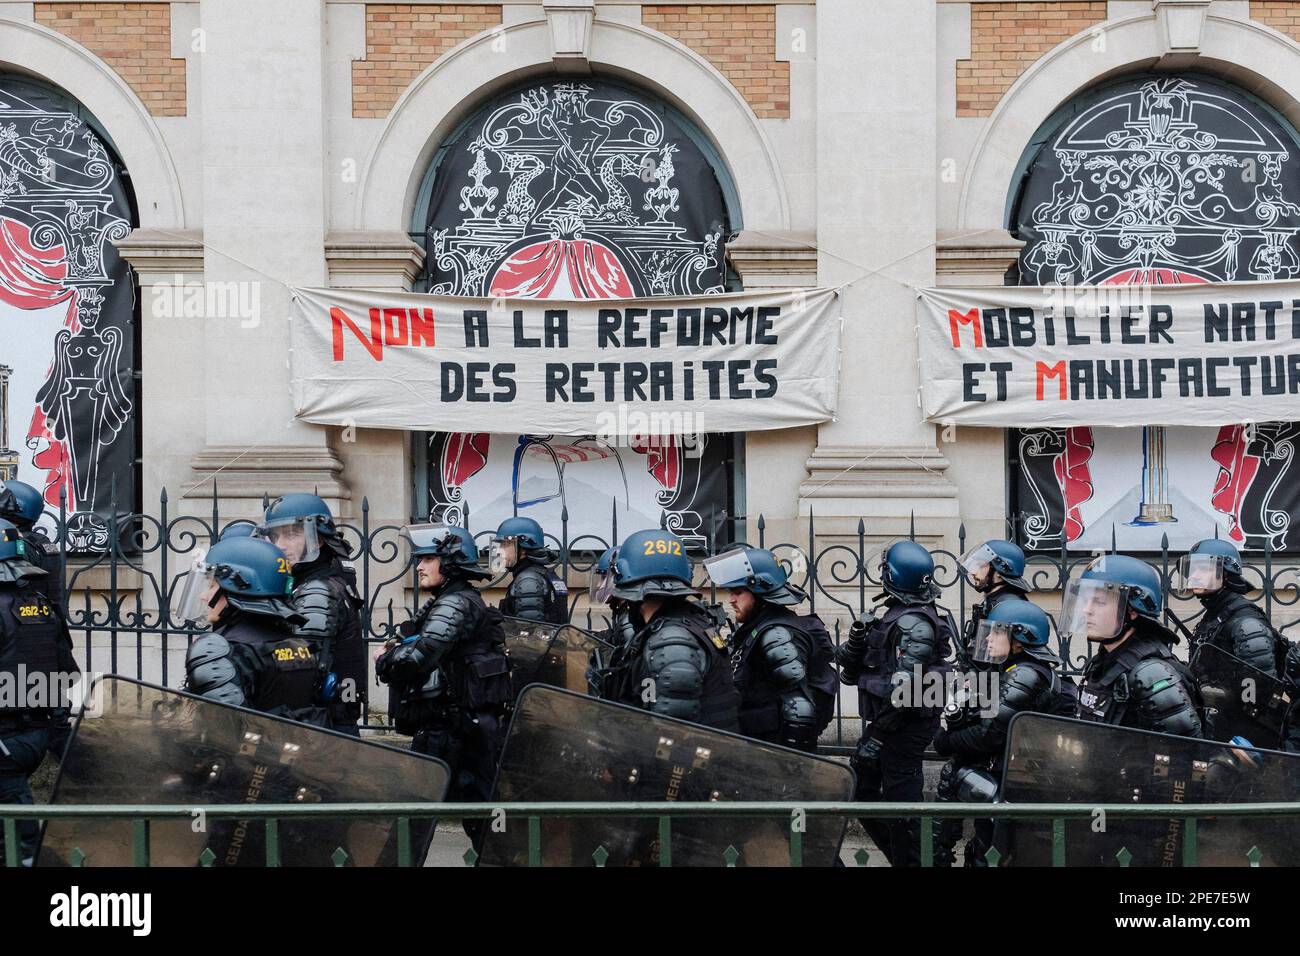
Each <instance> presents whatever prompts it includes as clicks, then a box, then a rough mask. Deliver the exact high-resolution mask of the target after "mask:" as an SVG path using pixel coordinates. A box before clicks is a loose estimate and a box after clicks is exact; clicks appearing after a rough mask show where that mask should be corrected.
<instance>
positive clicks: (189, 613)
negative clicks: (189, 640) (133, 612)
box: [171, 551, 217, 628]
mask: <svg viewBox="0 0 1300 956" xmlns="http://www.w3.org/2000/svg"><path fill="white" fill-rule="evenodd" d="M206 558H207V552H206V551H200V552H199V553H198V554H197V555H195V557H194V562H193V563H192V564H191V565H190V569H189V570H188V571H186V572H184V573H183V574H182V575H179V576H178V577H179V578H184V580H183V581H181V580H179V579H178V580H177V582H176V586H175V587H174V588H173V590H172V602H171V617H172V623H173V624H177V625H183V626H185V627H200V628H202V627H207V626H208V601H209V600H210V598H211V597H212V592H213V591H214V590H215V589H216V585H217V569H216V566H215V565H211V564H208V563H207V560H206Z"/></svg>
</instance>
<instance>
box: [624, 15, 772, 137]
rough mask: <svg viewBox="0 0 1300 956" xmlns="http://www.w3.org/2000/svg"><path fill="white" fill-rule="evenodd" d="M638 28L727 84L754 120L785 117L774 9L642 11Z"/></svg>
mask: <svg viewBox="0 0 1300 956" xmlns="http://www.w3.org/2000/svg"><path fill="white" fill-rule="evenodd" d="M641 23H642V24H643V25H644V26H647V27H650V28H651V29H653V30H658V31H659V32H660V33H666V34H667V35H668V36H670V37H673V38H674V39H676V40H680V41H681V42H682V43H684V44H686V45H687V46H688V47H690V48H691V49H692V50H694V51H695V52H696V53H699V54H700V55H701V56H703V57H704V58H705V59H707V60H708V61H709V62H710V63H712V64H713V65H714V66H715V67H717V69H718V71H719V72H720V73H721V74H722V75H723V76H725V77H726V78H727V79H728V80H730V81H731V83H732V85H734V86H735V87H736V89H738V90H739V91H740V93H741V95H742V96H744V97H745V99H746V100H747V101H748V102H749V105H750V107H752V108H753V110H754V113H755V114H756V115H758V116H765V117H777V118H786V117H788V116H789V115H790V64H789V63H786V62H781V61H778V60H777V59H776V7H775V6H772V5H763V6H760V5H758V4H746V3H736V4H723V5H713V4H710V5H708V6H705V5H702V4H690V5H688V6H666V5H661V6H644V7H642V8H641Z"/></svg>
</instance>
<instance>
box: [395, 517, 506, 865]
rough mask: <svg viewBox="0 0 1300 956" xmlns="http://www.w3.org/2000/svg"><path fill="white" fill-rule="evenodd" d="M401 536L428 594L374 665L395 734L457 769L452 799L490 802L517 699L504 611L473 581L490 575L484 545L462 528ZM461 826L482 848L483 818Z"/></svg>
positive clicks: (413, 528)
mask: <svg viewBox="0 0 1300 956" xmlns="http://www.w3.org/2000/svg"><path fill="white" fill-rule="evenodd" d="M402 537H403V538H405V539H406V541H408V542H409V544H410V549H411V559H412V561H413V562H414V563H415V565H416V571H417V573H418V576H419V582H420V587H421V588H422V589H424V590H427V591H429V592H430V597H429V600H428V601H426V602H425V604H424V606H423V607H422V608H420V611H419V613H418V614H417V615H416V616H415V618H414V619H413V620H411V621H409V622H407V624H405V625H403V628H402V630H403V634H404V635H405V637H404V639H402V640H400V641H399V640H397V639H392V640H389V641H388V642H387V643H386V644H385V645H384V648H383V650H381V651H380V653H379V654H378V656H377V657H376V659H375V661H376V667H375V672H376V674H377V675H378V677H379V680H380V681H381V682H382V683H384V684H387V685H388V686H389V688H390V691H391V700H392V703H391V707H390V712H391V713H392V714H393V717H394V722H395V724H396V727H397V732H398V733H402V734H410V735H411V736H412V740H411V749H412V750H414V751H415V752H417V753H423V754H429V755H431V756H434V757H438V758H440V759H441V760H443V761H445V762H446V763H447V765H448V767H449V768H450V769H451V784H450V786H449V787H448V791H447V799H448V800H452V801H483V800H486V799H488V797H489V796H490V795H491V791H492V779H493V776H494V774H495V771H496V761H497V757H498V752H499V749H500V745H501V741H500V727H501V722H502V718H503V717H504V716H505V712H506V708H507V706H508V705H509V703H510V700H511V694H510V667H509V660H508V658H507V657H506V652H505V637H504V633H503V631H502V628H501V615H500V614H499V613H498V612H497V611H496V610H495V609H493V608H489V607H488V606H487V605H486V604H485V603H484V602H483V598H482V596H481V595H480V594H479V592H478V589H477V588H475V587H474V582H475V581H481V580H483V579H485V578H489V577H491V575H490V574H489V573H487V572H486V571H483V570H481V569H480V568H479V566H478V560H479V555H478V548H477V547H476V546H475V544H474V539H473V537H472V536H471V535H470V533H469V532H468V531H466V530H465V529H464V528H460V527H456V526H454V525H432V524H422V525H410V526H408V527H406V528H403V529H402ZM464 828H465V832H466V833H467V834H468V835H469V836H470V838H471V839H472V840H473V841H474V842H475V845H477V844H478V842H479V839H480V835H481V833H482V829H483V824H482V822H481V821H472V820H466V821H465V822H464Z"/></svg>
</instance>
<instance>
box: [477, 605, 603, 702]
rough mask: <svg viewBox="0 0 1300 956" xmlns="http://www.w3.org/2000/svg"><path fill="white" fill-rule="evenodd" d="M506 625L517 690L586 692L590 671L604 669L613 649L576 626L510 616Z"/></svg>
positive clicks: (503, 624) (507, 645)
mask: <svg viewBox="0 0 1300 956" xmlns="http://www.w3.org/2000/svg"><path fill="white" fill-rule="evenodd" d="M502 626H503V628H504V630H505V635H506V653H507V654H508V655H509V656H510V674H511V680H512V681H513V682H514V685H515V687H517V688H519V689H521V690H522V689H523V688H525V687H527V686H528V685H529V684H548V685H550V686H551V687H564V688H566V689H568V690H573V691H578V692H579V693H584V694H585V693H586V692H587V690H588V678H587V672H588V670H589V669H590V668H592V667H593V666H594V667H597V668H600V667H604V666H606V665H607V663H608V657H609V653H610V651H612V650H613V648H612V647H611V646H610V645H609V644H606V643H605V642H604V641H602V640H601V639H600V638H598V637H596V635H594V634H592V633H591V632H590V631H584V630H583V629H582V628H580V627H574V626H573V625H572V624H562V625H561V624H545V623H539V622H537V621H525V620H521V619H520V618H515V617H507V618H505V619H504V620H503V622H502Z"/></svg>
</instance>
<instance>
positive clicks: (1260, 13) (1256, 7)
mask: <svg viewBox="0 0 1300 956" xmlns="http://www.w3.org/2000/svg"><path fill="white" fill-rule="evenodd" d="M1250 18H1251V19H1252V20H1258V21H1259V22H1260V23H1263V24H1265V25H1266V26H1270V27H1272V28H1273V29H1274V30H1277V31H1278V32H1279V33H1285V34H1286V35H1287V36H1289V37H1290V38H1291V39H1292V40H1300V3H1298V2H1296V0H1250Z"/></svg>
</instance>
